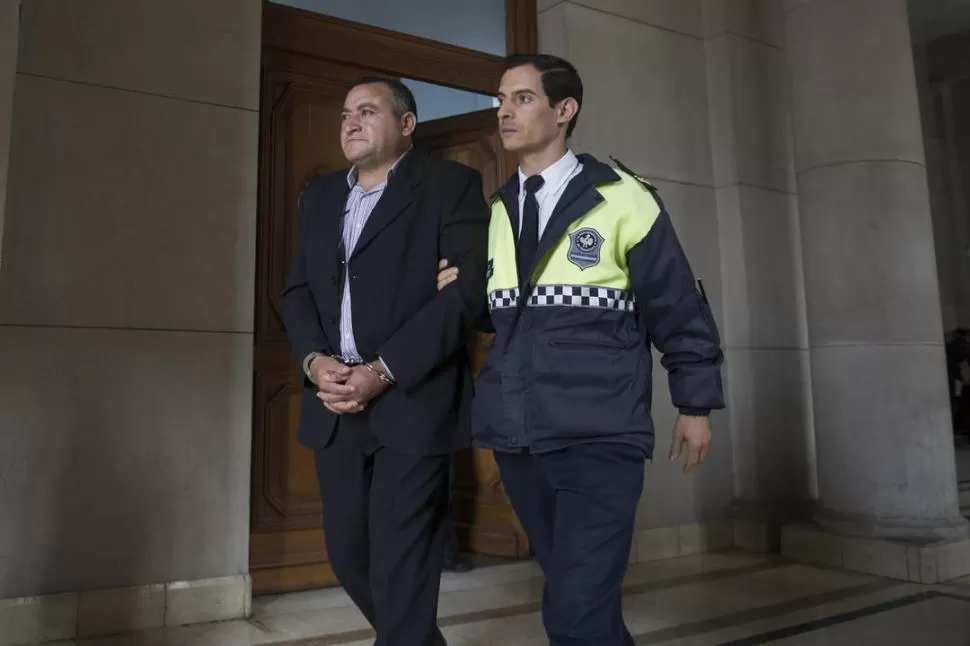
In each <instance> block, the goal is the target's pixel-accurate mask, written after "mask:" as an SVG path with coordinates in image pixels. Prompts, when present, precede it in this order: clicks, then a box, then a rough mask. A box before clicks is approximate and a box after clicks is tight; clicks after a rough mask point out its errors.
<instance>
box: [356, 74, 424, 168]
mask: <svg viewBox="0 0 970 646" xmlns="http://www.w3.org/2000/svg"><path fill="white" fill-rule="evenodd" d="M408 114H410V113H408ZM406 117H408V115H405V117H396V116H394V110H393V108H392V107H391V91H390V89H389V88H388V87H387V86H385V85H383V84H381V83H372V84H369V85H359V86H357V87H355V88H354V89H352V90H351V91H350V92H349V93H348V94H347V99H346V100H345V101H344V109H343V112H342V114H341V120H342V122H341V125H340V146H341V148H343V151H344V156H345V157H346V158H347V161H349V162H350V163H352V164H355V165H357V166H365V167H366V166H373V165H379V164H382V163H387V162H391V161H394V160H395V159H397V158H398V157H400V155H401V152H403V150H404V149H406V148H407V141H406V139H407V138H408V137H410V135H411V133H412V132H413V131H414V124H413V121H412V120H411V119H409V118H406Z"/></svg>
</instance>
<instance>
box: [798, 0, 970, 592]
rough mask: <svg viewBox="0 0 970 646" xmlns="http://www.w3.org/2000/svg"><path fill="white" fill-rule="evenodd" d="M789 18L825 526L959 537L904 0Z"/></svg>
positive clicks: (853, 3)
mask: <svg viewBox="0 0 970 646" xmlns="http://www.w3.org/2000/svg"><path fill="white" fill-rule="evenodd" d="M785 11H786V15H785V28H786V36H787V43H788V61H789V67H790V71H791V83H792V104H793V128H794V138H795V148H796V150H795V166H796V174H797V178H798V185H799V211H800V218H801V230H802V249H803V257H804V263H805V281H806V301H807V309H808V328H809V349H810V356H811V372H812V391H813V396H814V418H815V432H816V446H817V460H818V488H819V499H818V503H819V506H818V511H817V514H816V521H817V524H818V525H820V526H822V527H823V528H825V529H826V530H828V531H829V532H831V533H833V534H835V535H837V536H856V537H866V538H875V539H883V540H888V541H892V540H894V539H900V540H915V541H918V542H921V543H932V542H934V541H941V540H942V541H952V540H959V539H963V538H965V537H966V536H967V523H966V521H965V520H964V519H963V518H962V517H961V516H960V513H959V507H958V502H957V488H956V475H955V467H954V452H953V438H952V431H951V424H950V414H949V406H948V400H947V392H946V386H945V375H946V370H945V367H944V355H943V339H942V322H941V314H940V296H939V288H938V282H937V269H936V260H935V253H934V245H933V227H932V222H931V218H930V203H929V195H928V190H927V180H926V168H925V162H924V150H923V138H922V133H921V130H920V114H919V103H918V99H917V91H916V82H915V76H914V68H913V55H912V49H911V45H910V33H909V22H908V17H907V12H906V2H905V0H838V1H835V0H788V1H787V2H785ZM793 549H794V548H793ZM786 551H788V550H786ZM794 551H796V552H797V551H798V550H797V549H795V550H794ZM903 554H904V557H903V558H905V550H903ZM795 556H796V557H797V556H798V555H797V554H796V555H795ZM843 556H844V554H843ZM843 560H845V561H847V560H848V557H844V559H843ZM934 563H935V561H934ZM847 567H848V565H847ZM901 567H902V572H903V573H904V574H905V572H906V569H907V566H906V564H905V561H904V562H903V563H902V566H901ZM934 567H935V566H934ZM941 567H942V566H941ZM853 569H871V568H867V567H862V568H853ZM876 569H879V568H876ZM910 570H912V564H910ZM897 571H898V568H897ZM889 574H890V575H892V574H891V573H889ZM912 575H913V573H912V571H911V572H910V578H913V576H912ZM941 576H942V575H941ZM923 578H926V576H924V577H923ZM929 578H935V575H933V576H931V577H929Z"/></svg>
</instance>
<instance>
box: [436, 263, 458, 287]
mask: <svg viewBox="0 0 970 646" xmlns="http://www.w3.org/2000/svg"><path fill="white" fill-rule="evenodd" d="M456 280H458V267H449V266H448V260H447V259H442V260H441V262H439V263H438V291H439V292H440V291H441V290H443V289H444V288H445V287H447V286H448V285H450V284H452V283H453V282H455V281H456Z"/></svg>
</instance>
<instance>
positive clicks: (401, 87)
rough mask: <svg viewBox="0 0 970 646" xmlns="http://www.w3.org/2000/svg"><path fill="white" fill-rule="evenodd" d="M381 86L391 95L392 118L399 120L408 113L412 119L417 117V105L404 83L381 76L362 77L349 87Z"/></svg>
mask: <svg viewBox="0 0 970 646" xmlns="http://www.w3.org/2000/svg"><path fill="white" fill-rule="evenodd" d="M374 84H377V85H383V86H384V87H386V88H387V89H388V90H389V91H390V93H391V110H393V112H394V116H395V117H397V118H398V119H400V118H401V117H403V116H404V115H405V114H407V113H408V112H412V113H414V118H415V119H417V117H418V104H417V103H415V101H414V94H412V93H411V90H409V89H408V86H406V85H405V84H404V83H401V82H400V81H399V80H397V79H392V78H386V77H383V76H362V77H361V78H359V79H357V80H356V81H354V84H353V85H351V86H350V89H351V90H353V89H354V88H355V87H360V86H361V85H374Z"/></svg>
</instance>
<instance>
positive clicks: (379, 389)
mask: <svg viewBox="0 0 970 646" xmlns="http://www.w3.org/2000/svg"><path fill="white" fill-rule="evenodd" d="M370 365H371V367H372V368H373V369H374V370H377V371H378V372H383V366H381V364H380V362H377V363H372V364H370ZM347 385H348V386H350V387H351V388H353V389H354V402H355V403H356V404H358V405H359V410H354V411H351V412H355V413H359V412H360V411H362V410H364V408H365V407H366V406H367V404H369V403H370V402H371V401H373V400H374V399H376V398H377V397H378V396H379V395H380V394H381V393H383V392H384V391H385V390H387V384H386V383H384V382H383V381H381V380H380V378H378V376H377V375H375V374H374V373H373V372H371V371H370V370H368V369H367V368H366V367H364V366H354V368H353V369H352V370H351V373H350V378H349V379H347Z"/></svg>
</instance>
